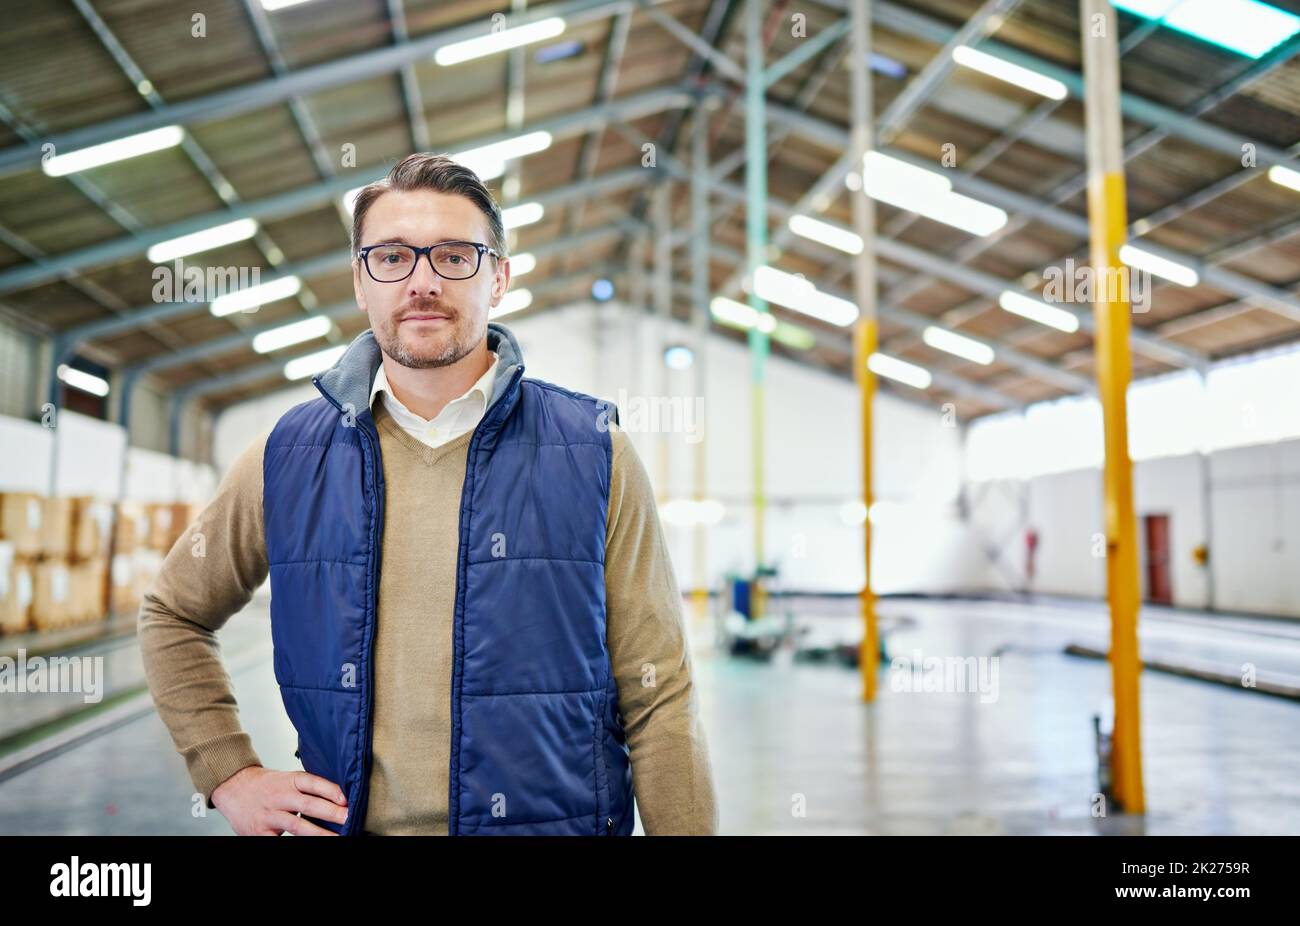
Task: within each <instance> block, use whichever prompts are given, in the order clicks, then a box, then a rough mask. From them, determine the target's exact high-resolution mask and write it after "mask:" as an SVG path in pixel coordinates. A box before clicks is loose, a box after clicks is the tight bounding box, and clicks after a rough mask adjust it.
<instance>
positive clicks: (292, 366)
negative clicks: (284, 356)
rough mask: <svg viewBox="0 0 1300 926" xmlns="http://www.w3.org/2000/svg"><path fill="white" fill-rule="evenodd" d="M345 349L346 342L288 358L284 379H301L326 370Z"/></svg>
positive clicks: (346, 347) (336, 360)
mask: <svg viewBox="0 0 1300 926" xmlns="http://www.w3.org/2000/svg"><path fill="white" fill-rule="evenodd" d="M347 349H348V346H347V345H346V344H340V345H338V346H337V347H327V348H325V349H324V350H318V351H316V353H314V354H308V355H307V356H306V357H297V358H295V359H293V360H290V361H289V362H288V363H286V364H285V365H284V376H285V379H303V378H304V377H307V376H313V375H315V374H316V373H321V372H323V371H325V370H328V369H329V368H330V367H332V366H334V364H335V363H337V362H338V359H339V358H340V357H342V356H343V352H344V351H345V350H347Z"/></svg>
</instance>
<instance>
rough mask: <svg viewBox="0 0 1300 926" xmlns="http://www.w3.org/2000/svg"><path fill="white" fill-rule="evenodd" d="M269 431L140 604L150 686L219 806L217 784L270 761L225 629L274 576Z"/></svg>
mask: <svg viewBox="0 0 1300 926" xmlns="http://www.w3.org/2000/svg"><path fill="white" fill-rule="evenodd" d="M267 434H269V431H268V432H267ZM267 434H263V435H262V436H261V437H259V438H258V439H257V440H255V441H254V442H253V443H252V444H251V445H250V446H249V448H248V449H247V450H245V451H244V452H243V454H241V455H240V457H239V459H237V460H236V461H235V463H234V465H233V466H232V467H231V468H230V471H229V472H228V473H226V476H225V478H224V479H222V481H221V486H220V488H218V490H217V494H216V497H215V498H213V499H212V501H211V503H210V504H209V505H208V506H207V508H205V509H204V510H203V513H202V514H201V515H200V516H199V520H198V522H197V524H196V525H188V526H187V528H188V529H187V530H186V531H185V532H184V533H183V534H182V535H181V538H180V539H179V540H178V541H177V542H176V543H175V545H174V546H173V547H172V548H171V551H170V552H169V553H168V554H167V557H166V559H164V560H163V564H162V570H161V571H160V572H159V573H158V576H157V578H156V579H155V580H154V582H153V584H152V585H151V586H150V588H149V590H148V591H147V592H146V593H145V595H144V600H143V602H142V604H141V606H140V616H139V621H138V632H139V637H140V653H141V656H142V657H143V660H144V668H145V676H146V678H147V679H148V682H149V690H150V692H151V693H152V695H153V700H154V704H155V705H156V706H157V708H158V716H160V717H161V718H162V721H163V723H164V724H165V725H166V726H167V729H168V730H169V731H170V732H171V736H172V741H173V742H174V743H175V744H176V749H177V751H178V752H179V753H180V754H181V755H182V756H183V757H184V759H185V762H186V765H187V767H188V769H189V773H190V778H191V779H192V780H193V782H194V788H195V790H196V791H198V792H199V793H200V794H202V795H203V799H204V801H205V802H206V803H207V806H208V807H209V808H210V809H216V808H215V807H214V805H213V803H212V792H213V791H215V790H216V788H217V786H218V785H220V784H221V783H222V782H224V781H225V780H226V779H228V778H230V777H231V776H232V775H234V774H235V773H236V772H238V771H239V770H241V769H244V768H247V767H248V766H250V765H257V766H260V765H261V764H262V763H261V761H260V760H259V759H258V757H257V753H256V752H255V751H254V750H253V744H252V741H251V740H250V739H249V736H248V734H247V733H245V732H244V730H243V728H242V727H241V726H240V723H239V708H238V705H236V703H235V694H234V690H233V688H232V686H231V682H230V676H229V675H228V674H227V672H226V668H225V665H224V663H223V662H222V660H221V644H220V643H219V642H218V641H217V637H216V631H217V630H219V629H221V627H222V626H223V625H224V624H225V623H226V621H227V620H228V619H229V618H230V616H231V615H232V614H235V613H236V612H238V611H240V610H241V609H242V608H243V607H244V606H245V605H246V604H248V602H249V600H250V599H251V598H252V597H253V592H254V591H256V590H257V588H258V586H260V585H261V584H262V582H263V581H264V580H265V579H266V575H267V563H266V538H265V534H264V533H263V524H262V452H263V450H264V448H265V446H266V437H267ZM195 531H198V532H200V533H201V534H202V545H201V546H199V545H196V544H195V542H194V540H193V539H192V538H193V537H194V534H195ZM196 550H197V551H198V552H201V553H202V555H197V554H196Z"/></svg>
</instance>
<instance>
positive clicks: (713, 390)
mask: <svg viewBox="0 0 1300 926" xmlns="http://www.w3.org/2000/svg"><path fill="white" fill-rule="evenodd" d="M502 321H503V323H504V324H505V325H507V327H509V328H510V329H511V330H512V331H513V332H514V333H515V335H516V337H517V338H518V339H519V342H520V348H521V350H522V352H523V356H524V363H525V367H526V375H528V376H530V377H533V378H536V379H543V380H547V381H550V382H555V383H558V384H560V385H563V386H566V387H568V388H571V389H575V390H578V391H581V392H586V393H589V394H592V395H596V396H601V397H605V398H609V399H611V400H613V401H615V402H619V403H620V418H621V421H622V422H623V424H624V425H625V426H630V425H631V424H632V423H633V418H634V415H633V413H634V410H635V407H636V403H637V402H641V403H642V405H641V407H642V408H646V407H647V405H646V404H645V403H648V402H649V401H651V400H653V399H655V398H666V399H676V400H678V407H679V408H683V409H684V408H686V407H688V406H687V405H685V404H683V403H688V402H691V401H692V400H693V398H694V396H695V395H696V389H695V385H694V371H693V370H687V371H668V374H667V376H666V378H665V377H664V376H663V374H662V373H661V371H663V370H664V369H665V368H664V365H663V362H662V359H661V352H660V348H659V345H660V344H661V343H662V336H661V334H660V332H659V329H658V327H657V326H658V322H657V321H656V320H655V319H654V318H653V317H651V316H648V315H641V316H639V317H638V316H637V315H636V314H635V313H633V312H630V311H625V310H624V309H623V307H622V306H621V305H620V304H618V303H616V302H615V303H607V304H605V305H603V306H602V305H595V304H592V303H589V302H581V303H577V304H575V305H572V306H569V307H567V308H563V309H552V310H548V311H547V312H546V313H544V314H539V315H536V316H533V317H524V318H520V319H514V320H512V319H511V318H509V317H506V318H504V319H503V320H502ZM667 337H668V338H669V339H670V340H672V341H676V342H682V343H690V341H691V334H690V332H689V331H688V330H687V329H686V327H685V326H683V325H680V324H677V323H674V324H672V325H670V327H669V329H668V331H667ZM706 369H707V371H708V382H707V389H706V390H705V393H704V396H705V404H704V409H703V415H704V418H703V422H704V424H703V429H704V430H703V433H704V434H705V435H706V440H705V446H706V453H707V473H708V496H709V497H710V498H714V499H717V500H719V501H721V502H722V503H723V505H724V506H725V509H724V510H725V516H724V518H723V520H722V522H721V523H719V524H717V525H716V526H714V527H713V528H712V529H711V530H710V531H709V532H708V553H707V563H708V565H707V581H708V582H709V583H710V584H711V585H714V586H715V587H716V585H717V583H718V581H719V580H720V577H721V576H722V574H723V573H724V572H726V571H728V570H738V571H748V570H751V569H752V568H753V565H754V564H753V528H752V523H753V507H752V492H753V472H752V464H751V450H750V441H751V432H750V424H751V416H750V381H749V375H750V374H749V369H750V367H749V356H748V352H747V351H746V349H745V347H744V346H743V345H742V344H737V343H733V342H731V341H728V340H725V339H724V338H721V337H717V336H713V337H710V339H709V348H708V359H707V365H706ZM765 392H766V409H767V415H766V424H765V438H766V439H765V445H766V450H767V453H766V456H765V484H766V495H767V499H768V512H767V518H766V524H767V532H766V553H767V559H768V560H769V562H770V561H772V560H779V562H780V566H781V570H782V583H783V584H784V585H785V586H786V587H788V588H798V589H805V590H815V591H834V592H855V591H857V590H858V589H859V588H860V587H861V583H862V573H863V569H862V530H861V527H850V526H847V525H845V524H844V523H843V522H842V520H841V507H842V506H843V505H844V504H845V503H846V502H850V501H853V500H859V499H860V498H861V491H860V481H861V476H860V469H859V467H860V446H859V445H860V441H859V439H858V437H857V423H858V420H859V416H858V398H857V395H858V393H857V387H856V386H855V385H854V384H853V383H851V382H849V381H848V380H847V379H842V378H838V377H834V376H831V375H830V374H826V373H822V372H819V371H816V370H812V369H809V368H807V367H806V366H804V365H802V364H797V363H793V362H791V361H787V360H785V359H783V358H780V357H771V358H769V361H768V367H767V378H766V390H765ZM316 395H318V393H317V392H316V390H315V389H314V388H313V387H312V386H310V385H307V386H302V387H296V388H292V389H288V390H286V391H283V392H278V393H274V394H271V395H268V396H265V397H263V398H261V399H258V400H256V401H253V402H248V403H243V404H241V405H238V406H235V407H232V408H230V409H228V410H226V411H225V412H224V413H223V414H221V415H220V417H219V418H218V419H217V422H216V425H215V432H214V433H215V437H214V448H215V460H216V462H217V464H218V466H219V468H220V469H222V470H223V471H224V469H225V468H227V467H228V466H229V465H230V463H231V461H233V460H234V458H235V457H236V456H237V455H238V454H239V453H240V452H242V451H243V449H244V448H245V447H247V446H248V444H249V442H251V441H252V440H253V439H254V438H255V437H256V436H257V435H258V433H260V432H261V431H262V430H265V429H266V428H269V427H270V426H272V425H273V424H274V422H275V421H276V420H277V419H278V418H279V416H280V415H281V414H283V413H284V412H285V411H286V410H287V409H289V408H291V407H292V406H293V405H295V404H297V403H298V402H301V401H304V400H305V399H310V398H314V397H315V396H316ZM917 396H918V398H922V394H921V393H917ZM690 407H692V408H693V405H692V406H690ZM642 420H645V419H644V417H643V418H642ZM677 423H678V424H679V425H682V427H680V428H679V429H678V430H677V431H674V432H668V433H647V432H645V431H632V430H631V427H628V430H629V432H630V434H631V438H632V443H633V445H634V446H635V447H636V450H637V453H638V455H639V456H640V458H641V460H642V462H643V464H644V465H645V467H646V470H647V471H648V473H649V474H650V478H651V481H652V482H653V483H654V484H655V486H656V490H657V493H658V495H659V497H660V504H661V511H662V505H663V504H664V503H665V502H667V501H668V500H670V499H672V498H681V497H691V496H692V494H693V491H694V483H693V473H694V454H695V449H694V448H695V443H694V442H693V440H692V437H693V434H692V433H691V431H690V429H689V428H688V427H686V426H687V425H689V424H690V422H689V421H688V420H686V419H682V420H679V421H678V422H677ZM697 433H698V432H697ZM876 440H877V442H878V443H879V445H880V446H882V447H886V448H887V452H885V453H882V454H881V455H880V460H879V463H878V464H877V468H876V475H875V485H876V494H877V497H878V498H879V499H881V500H883V501H884V502H885V504H883V505H882V506H881V508H880V509H879V511H878V517H879V521H878V522H876V532H875V534H874V537H875V540H874V543H873V548H872V564H873V570H874V572H875V575H876V576H877V579H878V581H877V588H878V590H880V591H882V592H895V591H922V590H924V591H935V592H946V591H953V590H956V589H959V588H963V587H976V586H979V585H980V584H981V583H982V581H983V578H984V564H983V562H982V560H981V558H980V557H979V555H978V552H977V550H976V548H975V546H974V541H973V539H972V535H971V534H970V532H969V531H968V530H967V528H966V526H965V525H963V524H962V523H961V522H960V521H959V520H958V518H957V514H956V499H957V496H958V494H959V489H960V484H961V431H960V429H959V428H958V427H954V426H953V423H952V422H945V420H944V416H943V415H942V414H941V411H940V409H939V408H937V407H936V408H930V407H926V406H924V405H913V404H910V403H908V402H904V401H901V400H899V399H897V398H895V397H893V396H890V395H886V394H881V395H879V397H878V398H877V405H876ZM665 527H666V533H667V535H668V541H669V546H670V553H671V555H672V558H673V562H674V564H675V566H676V568H677V573H678V577H679V582H680V584H681V585H682V587H683V588H690V587H693V586H694V584H695V578H696V577H695V572H694V561H695V560H694V555H695V554H694V536H695V529H694V528H693V527H691V526H677V525H673V524H671V523H666V524H665Z"/></svg>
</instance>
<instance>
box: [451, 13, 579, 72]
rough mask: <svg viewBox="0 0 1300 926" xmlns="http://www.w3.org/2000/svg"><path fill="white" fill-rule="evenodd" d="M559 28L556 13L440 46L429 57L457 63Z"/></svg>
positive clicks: (538, 39) (550, 36)
mask: <svg viewBox="0 0 1300 926" xmlns="http://www.w3.org/2000/svg"><path fill="white" fill-rule="evenodd" d="M563 31H564V20H563V19H562V18H560V17H559V16H551V17H548V18H546V19H539V20H537V21H536V22H531V23H525V24H524V25H522V26H515V27H514V28H512V29H502V30H501V31H500V32H493V33H491V34H489V35H481V36H478V37H477V38H472V39H466V40H465V41H463V42H453V43H452V44H450V45H444V46H442V48H439V49H438V50H437V51H436V52H435V53H434V55H433V60H434V61H436V62H438V63H439V64H441V65H444V66H446V65H452V64H460V63H461V62H462V61H469V60H471V59H473V58H482V57H483V56H485V55H491V54H495V53H496V52H499V51H505V50H506V49H507V48H518V47H519V46H520V45H527V44H529V43H530V42H542V41H545V40H546V39H553V38H555V37H556V36H557V35H559V34H560V33H562V32H563Z"/></svg>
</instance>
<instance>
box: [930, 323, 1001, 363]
mask: <svg viewBox="0 0 1300 926" xmlns="http://www.w3.org/2000/svg"><path fill="white" fill-rule="evenodd" d="M921 340H922V341H924V342H925V343H926V344H928V345H930V346H931V347H933V348H934V349H935V350H941V351H946V352H947V353H949V354H953V355H955V356H957V357H963V358H965V359H966V360H969V361H971V362H972V363H980V364H983V365H984V366H988V365H989V364H990V363H992V362H993V357H994V354H993V348H991V347H989V346H988V345H987V344H985V343H984V342H983V341H977V340H975V339H974V338H968V337H966V336H965V335H961V334H957V332H955V331H949V330H948V329H947V328H938V327H936V326H934V325H928V326H926V329H925V330H924V331H922V332H921Z"/></svg>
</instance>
